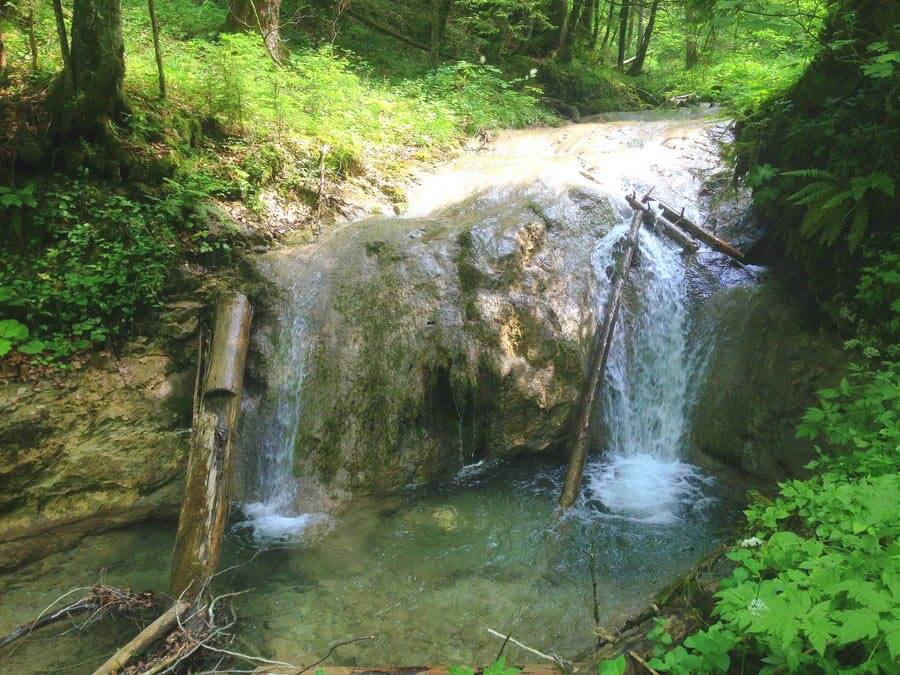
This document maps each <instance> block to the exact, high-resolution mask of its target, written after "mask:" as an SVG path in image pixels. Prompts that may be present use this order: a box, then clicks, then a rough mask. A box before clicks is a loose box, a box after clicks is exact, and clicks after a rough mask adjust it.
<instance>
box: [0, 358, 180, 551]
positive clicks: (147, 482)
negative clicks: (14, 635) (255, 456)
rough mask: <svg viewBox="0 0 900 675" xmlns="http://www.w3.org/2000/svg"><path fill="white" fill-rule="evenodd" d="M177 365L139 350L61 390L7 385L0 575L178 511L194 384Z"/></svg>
mask: <svg viewBox="0 0 900 675" xmlns="http://www.w3.org/2000/svg"><path fill="white" fill-rule="evenodd" d="M171 365H172V362H171V360H170V358H169V357H168V356H166V355H164V354H162V353H159V352H154V351H153V350H152V349H147V348H140V349H139V350H136V351H133V352H131V353H130V354H126V355H124V356H122V357H119V358H114V357H111V356H110V357H106V358H104V359H102V360H100V361H99V363H97V364H95V365H94V367H90V368H87V369H85V370H84V371H83V372H78V373H72V374H70V375H68V376H67V377H66V379H65V385H64V386H61V387H56V386H53V385H52V384H51V383H50V382H43V383H40V384H38V385H31V384H28V385H25V384H21V383H13V384H5V385H0V410H2V414H0V485H2V489H0V569H9V568H13V567H17V566H18V565H21V564H23V563H25V562H28V561H30V560H34V559H37V558H39V557H41V556H43V555H46V554H47V553H50V552H53V551H56V550H60V549H63V548H66V547H68V546H72V545H73V544H75V543H77V542H78V541H79V540H80V539H81V538H82V537H84V536H85V535H87V534H96V533H98V532H102V531H104V530H107V529H110V528H112V527H117V526H120V525H124V524H127V523H131V522H135V521H138V520H142V519H146V518H154V517H163V516H171V515H174V514H175V513H177V508H178V504H179V503H180V500H181V487H180V483H181V479H182V472H183V468H184V459H185V449H186V446H187V435H186V432H185V427H186V426H187V425H189V423H190V421H189V415H190V396H191V389H192V385H193V382H192V375H191V373H189V372H182V373H178V372H174V373H173V372H170V371H171V370H172V368H171ZM185 413H187V415H186V414H185Z"/></svg>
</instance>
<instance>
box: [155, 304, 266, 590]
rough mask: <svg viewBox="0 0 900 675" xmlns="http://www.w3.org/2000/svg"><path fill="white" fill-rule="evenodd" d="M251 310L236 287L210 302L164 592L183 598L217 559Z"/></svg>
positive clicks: (206, 577) (203, 580)
mask: <svg viewBox="0 0 900 675" xmlns="http://www.w3.org/2000/svg"><path fill="white" fill-rule="evenodd" d="M252 313H253V312H252V308H251V307H250V301H249V300H248V299H247V296H245V295H243V294H242V293H226V294H223V295H222V296H221V297H220V298H219V301H218V303H217V304H216V323H215V327H214V330H213V337H212V345H211V347H210V353H209V359H208V367H207V372H206V379H205V383H204V386H203V394H202V396H201V397H200V405H199V411H198V412H197V414H196V416H195V417H194V424H193V429H192V432H191V448H190V458H189V460H188V468H187V478H186V481H185V488H184V500H183V502H182V505H181V516H180V518H179V520H178V534H177V535H176V538H175V551H174V553H173V557H172V576H171V582H170V592H171V594H172V596H173V597H176V598H183V599H185V600H187V601H193V600H194V599H195V598H196V597H197V596H198V595H199V594H200V593H201V592H202V590H203V588H204V586H205V585H206V583H207V582H208V581H209V579H210V578H211V577H212V575H213V574H215V571H216V568H217V567H218V564H219V557H220V555H221V549H222V538H223V535H224V532H225V520H226V518H227V516H228V506H229V490H230V482H231V473H232V456H233V454H234V440H235V436H236V427H237V416H238V412H239V410H240V405H241V392H242V391H243V382H244V365H245V363H246V360H247V345H248V344H249V341H250V320H251V317H252Z"/></svg>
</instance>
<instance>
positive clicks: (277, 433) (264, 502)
mask: <svg viewBox="0 0 900 675" xmlns="http://www.w3.org/2000/svg"><path fill="white" fill-rule="evenodd" d="M319 284H320V273H319V272H318V271H317V270H315V269H314V268H311V267H304V268H301V269H298V270H297V273H296V276H295V277H294V278H292V279H291V280H290V288H289V293H288V294H287V295H288V298H289V302H287V303H284V304H283V305H282V308H281V314H280V316H279V322H278V324H277V327H276V334H275V336H274V339H275V346H276V350H275V351H276V354H275V363H274V367H272V368H271V369H270V371H269V378H270V386H269V391H267V392H266V394H265V396H264V397H263V400H262V401H261V402H260V405H259V406H258V407H257V408H256V409H253V410H251V411H248V414H247V418H246V419H245V425H248V426H249V427H250V429H251V430H252V431H251V432H250V433H247V434H245V436H244V437H245V438H246V439H247V442H246V445H247V446H248V447H247V450H249V452H251V453H252V456H254V457H255V458H256V466H255V467H254V470H253V472H252V476H251V477H250V483H251V486H250V488H249V496H250V497H251V499H252V501H247V502H245V503H242V504H240V508H241V511H242V512H243V513H244V515H245V516H246V520H244V521H243V522H241V523H238V527H245V528H249V529H251V530H252V532H253V537H254V539H256V540H257V541H258V542H260V543H265V542H268V541H270V540H276V541H283V540H291V539H297V538H298V537H299V536H300V535H301V534H302V533H303V531H304V530H305V529H306V528H307V527H308V526H309V525H311V524H313V523H315V522H319V521H321V520H322V519H323V518H325V516H324V514H321V513H306V512H304V511H303V510H302V509H301V508H300V507H299V505H298V497H299V495H298V485H297V480H296V479H295V478H294V471H293V465H294V443H295V439H296V437H297V429H298V426H299V424H300V420H301V417H302V410H301V405H300V393H301V390H302V387H303V380H304V378H305V376H306V362H307V356H308V354H309V350H310V340H309V331H310V326H309V322H310V312H311V309H312V307H313V305H314V303H315V300H316V291H317V289H318V287H319Z"/></svg>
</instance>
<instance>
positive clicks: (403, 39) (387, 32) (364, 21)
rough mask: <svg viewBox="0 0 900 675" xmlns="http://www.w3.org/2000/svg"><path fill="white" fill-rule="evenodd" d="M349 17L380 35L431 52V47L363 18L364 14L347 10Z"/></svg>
mask: <svg viewBox="0 0 900 675" xmlns="http://www.w3.org/2000/svg"><path fill="white" fill-rule="evenodd" d="M347 16H350V17H353V18H354V19H356V20H357V21H359V22H360V23H361V24H363V25H364V26H368V27H369V28H374V29H375V30H377V31H378V32H379V33H384V34H385V35H388V36H390V37H392V38H394V39H395V40H399V41H400V42H402V43H404V44H407V45H409V46H410V47H415V48H416V49H421V50H422V51H425V52H431V47H429V46H428V45H423V44H422V43H421V42H416V41H415V40H413V39H412V38H409V37H407V36H406V35H403V34H401V33H398V32H397V31H395V30H393V29H391V28H388V27H387V26H382V25H381V24H380V23H378V22H376V21H372V19H369V18H367V17H365V16H363V15H362V14H359V13H358V12H355V11H353V10H352V9H350V10H347Z"/></svg>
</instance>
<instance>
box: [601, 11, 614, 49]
mask: <svg viewBox="0 0 900 675" xmlns="http://www.w3.org/2000/svg"><path fill="white" fill-rule="evenodd" d="M615 15H616V3H615V2H612V0H610V3H609V13H608V14H607V16H606V31H604V33H603V44H602V45H600V49H606V45H607V44H609V36H610V33H611V32H612V27H613V24H614V23H615Z"/></svg>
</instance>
